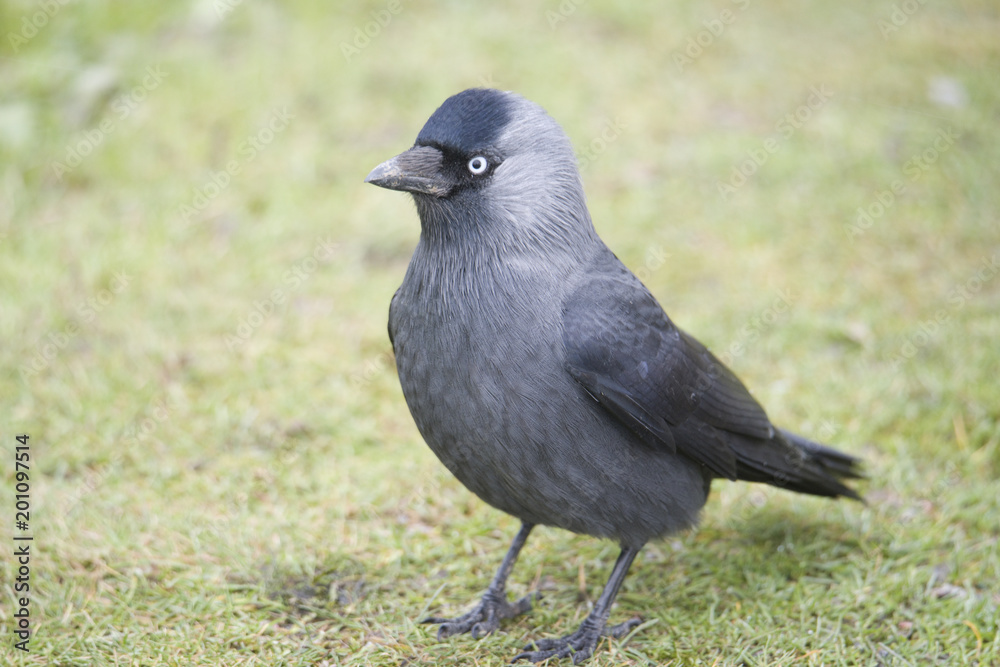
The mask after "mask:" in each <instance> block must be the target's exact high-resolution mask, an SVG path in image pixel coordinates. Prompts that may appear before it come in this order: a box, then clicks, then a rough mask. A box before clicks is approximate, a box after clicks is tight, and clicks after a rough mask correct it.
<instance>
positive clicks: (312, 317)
mask: <svg viewBox="0 0 1000 667" xmlns="http://www.w3.org/2000/svg"><path fill="white" fill-rule="evenodd" d="M339 4H347V3H339ZM339 4H337V3H333V4H326V3H306V2H266V1H258V2H249V1H248V2H242V0H195V1H188V2H164V3H139V2H111V1H110V0H94V1H92V2H79V3H65V4H62V3H61V2H55V1H53V2H36V1H34V0H31V1H28V0H22V1H8V2H2V3H0V27H2V30H0V37H2V40H0V444H2V447H0V456H2V459H3V465H2V466H0V470H2V471H3V480H4V481H3V484H2V485H0V508H2V513H3V514H2V515H3V517H4V521H5V525H6V526H7V527H6V528H5V529H4V530H3V531H0V532H2V539H3V540H4V543H3V544H2V545H0V552H2V553H4V554H5V557H4V558H3V559H2V560H0V598H2V603H0V637H2V644H0V664H5V665H153V664H162V665H278V664H280V665H403V664H410V665H412V664H462V665H465V664H477V665H502V664H506V662H507V661H509V659H510V658H511V657H512V656H513V655H514V654H516V652H518V650H519V649H520V647H521V646H522V645H523V644H524V643H525V642H526V641H527V640H529V639H532V638H538V637H543V636H555V635H557V634H563V633H566V632H568V631H571V630H572V629H573V628H575V626H576V625H577V624H578V623H579V622H580V620H581V619H582V618H583V617H584V616H585V615H586V614H587V612H588V609H589V605H591V604H592V603H593V601H594V600H595V599H596V597H597V595H598V594H599V593H600V588H601V586H602V585H603V583H604V581H605V579H606V577H607V574H608V572H609V571H610V568H611V565H612V564H613V562H614V558H615V556H616V555H617V547H616V545H614V544H612V543H609V542H604V541H600V540H596V539H593V538H588V537H580V536H575V535H571V534H568V533H565V532H562V531H558V530H554V529H540V530H538V531H536V534H535V535H533V536H532V539H531V541H530V542H529V543H528V546H527V547H526V548H525V550H524V552H523V554H522V556H521V559H520V562H519V563H518V566H517V568H516V569H515V570H514V574H513V576H512V579H511V585H510V589H511V594H512V595H523V594H525V593H527V592H528V591H531V590H540V591H541V592H542V593H543V594H544V599H543V600H541V601H540V602H539V603H537V604H536V605H535V609H534V610H533V611H532V612H531V613H530V614H528V615H525V616H522V617H519V618H517V619H515V620H513V621H508V622H507V623H506V624H505V625H504V626H503V627H502V629H501V631H500V632H498V633H496V634H494V635H492V636H490V637H488V638H485V639H483V640H482V641H478V642H477V641H475V640H473V639H472V638H471V637H469V636H462V637H456V638H452V639H449V640H448V641H445V642H441V643H439V642H437V641H436V640H435V638H434V628H431V627H427V626H423V625H420V624H419V623H418V621H419V619H421V618H423V617H424V616H426V615H428V614H434V615H456V614H458V613H461V612H462V611H463V610H465V609H466V608H467V607H468V605H469V603H471V602H472V601H473V599H474V598H476V597H477V596H478V595H479V594H480V593H481V592H482V590H483V589H484V588H485V586H486V584H487V582H488V580H489V577H491V576H492V573H493V571H494V570H495V568H496V567H497V565H498V564H499V562H500V559H501V557H502V555H503V552H504V550H505V549H506V547H507V544H508V543H509V540H510V538H511V537H512V536H513V534H514V533H515V532H516V530H517V525H518V524H517V522H516V520H514V519H512V518H510V517H507V516H505V515H503V514H501V513H499V512H497V511H496V510H493V509H492V508H490V507H488V506H486V505H485V504H484V503H482V502H481V501H479V500H478V499H477V498H475V497H474V496H473V495H472V494H471V493H469V492H468V491H466V490H465V489H464V488H463V487H462V486H461V485H460V484H459V483H458V482H457V481H455V480H454V479H453V478H451V476H450V475H449V474H448V473H447V471H445V470H444V468H443V467H442V466H441V465H440V464H439V463H438V462H437V460H436V459H435V458H434V457H433V455H432V454H431V453H430V451H429V450H428V449H427V447H426V446H425V445H424V444H423V442H422V441H421V438H420V436H419V434H418V433H417V431H416V428H415V427H414V425H413V423H412V420H411V418H410V416H409V413H408V411H407V409H406V406H405V403H404V401H403V398H402V394H401V392H400V389H399V386H398V382H397V380H396V376H395V371H394V365H393V360H392V351H391V347H390V345H389V341H388V337H387V336H386V315H387V310H388V304H389V299H390V298H391V296H392V294H393V292H394V290H395V289H396V287H397V286H398V285H399V283H400V281H401V280H402V277H403V273H404V271H405V269H406V264H407V261H408V259H409V256H410V253H411V252H412V249H413V247H414V245H415V244H416V241H417V237H418V234H419V224H418V221H417V218H416V213H415V210H414V207H413V205H412V203H411V201H410V199H409V197H408V196H406V195H403V194H400V193H394V192H388V191H385V190H381V189H378V188H374V187H372V186H370V185H364V184H363V183H362V180H363V179H364V177H365V175H366V174H367V173H368V171H369V170H370V169H371V168H372V167H373V166H374V165H376V164H378V163H379V162H381V161H382V160H384V159H386V158H388V157H390V156H392V155H395V154H396V153H398V152H400V151H401V150H403V149H405V148H407V147H408V146H410V145H411V144H412V141H413V139H414V137H415V136H416V134H417V132H418V130H419V129H420V127H421V125H422V124H423V122H424V121H425V120H426V118H427V117H428V116H429V115H430V114H431V112H432V111H433V110H434V109H435V108H436V107H437V106H438V105H439V104H440V103H441V102H442V101H443V100H444V99H445V98H446V97H447V96H448V95H451V94H453V93H455V92H458V91H460V90H462V89H464V88H468V87H472V86H482V85H487V86H495V87H499V88H503V89H511V90H515V91H518V92H520V93H521V94H523V95H525V96H526V97H528V98H530V99H533V100H535V101H537V102H539V103H540V104H541V105H542V106H544V107H545V108H546V109H547V110H548V111H549V112H550V113H551V114H552V115H553V116H554V117H555V118H556V119H557V120H559V121H560V122H561V123H562V124H563V127H564V128H565V129H566V131H567V133H568V134H569V136H570V137H571V139H572V140H573V143H574V145H575V146H576V148H577V151H578V154H579V156H580V162H581V166H582V168H583V178H584V183H585V185H586V188H587V193H588V201H589V204H590V208H591V213H592V214H593V217H594V221H595V224H596V226H597V228H598V231H599V232H600V233H601V235H602V236H603V237H604V239H605V240H606V241H607V242H608V244H609V245H610V246H611V248H612V249H613V250H614V251H615V252H616V253H617V254H618V256H619V257H620V258H621V259H622V260H623V261H624V262H625V263H626V264H627V265H629V266H630V267H631V268H632V269H633V270H634V271H636V272H637V273H638V274H639V275H640V277H642V279H643V280H644V281H645V282H646V284H647V285H648V286H649V287H650V289H651V290H652V291H653V293H654V294H656V295H657V297H658V298H659V299H660V301H661V303H662V304H663V306H664V307H665V308H666V310H667V312H668V313H670V314H671V316H672V318H673V319H674V321H675V322H677V323H678V324H679V325H680V326H681V327H683V328H685V329H687V330H688V331H690V332H691V333H693V334H694V335H696V336H697V337H698V338H699V339H701V340H702V341H703V342H704V343H706V344H707V345H708V346H709V347H710V348H711V349H713V350H714V351H715V352H716V353H717V354H718V355H719V356H720V357H722V358H723V359H724V360H725V361H727V363H729V364H730V365H731V367H732V368H733V369H734V370H735V371H736V372H737V373H738V374H739V375H740V376H741V377H742V378H743V379H744V381H745V382H746V384H747V385H748V386H749V387H750V389H751V390H752V391H753V393H754V394H755V396H757V398H758V399H760V401H761V402H762V404H763V405H764V406H765V407H766V408H767V409H768V412H769V414H770V416H771V418H772V420H773V421H775V422H776V423H778V424H780V425H782V426H785V427H787V428H789V429H792V430H796V431H799V432H802V433H804V434H806V435H809V436H812V437H814V438H817V439H821V440H823V441H825V442H828V443H830V444H831V445H834V446H836V447H838V448H840V449H843V450H845V451H848V452H851V453H853V454H856V455H858V456H861V457H863V458H864V459H865V461H866V463H867V471H868V475H869V478H868V479H867V480H865V481H863V482H861V483H860V485H859V488H860V490H861V491H862V492H863V493H864V495H865V497H866V499H867V504H865V505H862V504H859V503H852V502H847V501H840V502H831V501H824V500H821V499H815V498H807V497H801V496H795V495H792V494H789V493H786V492H782V491H779V490H775V489H772V488H769V487H768V488H765V487H761V486H757V485H747V484H731V483H728V482H721V481H720V482H716V483H715V485H714V487H713V493H712V497H711V498H710V500H709V503H708V505H707V506H706V508H705V511H704V518H703V522H702V525H701V526H700V527H699V528H698V529H696V530H692V531H690V532H687V533H683V534H678V535H675V536H672V537H670V538H668V539H666V540H662V541H659V542H656V543H652V544H650V545H649V546H648V547H647V548H646V549H645V550H644V551H643V553H642V554H641V555H640V557H639V559H638V560H637V561H636V564H635V565H634V566H633V568H632V573H631V575H630V576H629V578H628V579H627V580H626V582H625V585H624V587H623V589H622V592H621V595H620V596H619V598H618V604H617V606H616V607H615V609H614V611H613V613H612V621H613V622H615V621H620V620H624V619H626V618H628V617H630V616H631V615H636V614H638V615H640V616H641V617H642V618H643V619H644V620H645V623H644V625H643V626H642V627H641V628H640V629H639V630H638V631H637V632H635V633H633V634H632V635H631V636H629V637H628V638H626V639H625V640H620V641H619V640H615V641H605V642H602V644H601V646H600V647H599V649H598V652H597V654H596V656H595V658H594V659H593V661H592V662H591V663H590V664H594V665H647V664H660V665H699V664H700V665H706V666H709V665H893V666H896V665H917V664H920V665H925V664H932V665H1000V628H998V620H997V619H998V613H1000V612H998V606H1000V545H998V539H1000V481H998V480H1000V383H998V380H997V378H998V372H1000V343H998V341H1000V187H998V186H1000V79H998V78H997V72H998V71H1000V39H998V36H1000V9H998V7H997V5H996V3H994V2H990V1H987V0H979V1H977V0H968V1H963V2H961V3H944V2H938V1H936V0H905V1H902V2H896V3H892V2H888V1H887V2H883V3H874V4H872V3H865V2H861V1H860V0H848V1H847V2H842V3H817V2H813V3H789V2H785V3H756V2H751V0H733V1H732V2H729V1H727V0H720V1H718V2H713V3H694V2H678V3H671V4H669V5H661V4H658V3H646V4H637V5H628V4H621V3H612V2H606V1H603V0H590V1H587V2H584V1H582V0H562V2H556V1H555V0H552V1H549V2H543V3H532V2H527V1H526V0H523V1H520V2H515V3H510V4H509V5H506V6H500V5H499V4H482V5H479V4H476V3H458V2H446V3H438V4H432V3H422V4H420V3H411V2H409V1H408V0H387V1H381V2H368V3H357V6H355V7H353V8H351V9H344V8H342V7H340V6H339ZM18 434H27V435H28V436H30V439H29V440H28V443H29V447H30V450H28V451H29V453H30V460H29V462H28V466H29V470H28V475H27V477H28V481H27V482H23V483H26V484H28V486H29V487H30V491H29V493H28V495H29V497H30V498H29V502H30V521H29V522H28V523H29V524H30V525H29V529H28V530H20V529H18V528H17V527H16V524H15V509H16V501H17V499H16V498H15V492H16V491H17V490H18V489H17V486H16V485H17V483H18V482H19V480H18V477H17V471H16V469H15V454H16V452H17V450H16V447H17V446H18V442H17V441H16V440H15V436H16V435H18ZM27 535H32V536H33V537H34V539H33V541H31V542H27V541H15V539H14V538H15V537H18V536H21V537H23V536H27ZM24 544H29V545H30V564H29V567H30V582H29V583H30V591H29V592H28V593H27V595H28V597H29V598H30V600H29V604H28V606H27V609H28V611H29V614H30V627H31V633H32V634H31V636H30V641H29V643H28V645H27V648H28V649H29V650H28V651H27V652H25V651H21V650H18V649H16V648H15V643H16V642H17V641H19V639H18V637H17V636H16V635H15V634H14V631H15V629H16V626H17V619H16V618H15V616H14V613H15V612H16V611H17V610H18V609H20V608H21V605H20V604H19V598H21V597H23V596H24V595H25V594H26V593H25V592H23V591H22V592H18V590H20V589H18V588H16V587H17V586H18V584H19V582H18V576H19V567H20V565H19V563H18V561H17V559H16V558H14V557H8V556H10V555H11V554H13V553H14V552H15V549H16V548H17V547H18V546H23V545H24Z"/></svg>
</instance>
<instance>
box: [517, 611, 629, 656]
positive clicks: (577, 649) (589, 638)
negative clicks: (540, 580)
mask: <svg viewBox="0 0 1000 667" xmlns="http://www.w3.org/2000/svg"><path fill="white" fill-rule="evenodd" d="M640 623H642V619H640V618H631V619H629V620H627V621H625V622H624V623H619V624H618V625H612V626H611V627H610V628H607V627H604V628H602V627H600V626H598V625H597V624H596V623H593V622H592V621H591V619H589V618H588V619H587V620H585V621H584V622H583V623H581V624H580V627H579V629H577V631H576V632H574V633H573V634H571V635H566V636H565V637H559V638H558V639H539V640H537V641H534V642H532V643H530V644H528V645H527V646H525V647H524V649H525V650H524V652H523V653H519V654H518V655H516V656H514V660H513V661H512V662H517V661H518V660H528V661H530V662H542V661H543V660H548V659H549V658H556V659H559V658H572V659H573V664H574V665H578V664H580V663H581V662H583V661H584V660H586V659H587V658H589V657H590V656H591V655H593V653H594V649H595V648H597V642H598V641H600V639H601V637H614V638H615V639H619V638H621V637H624V636H625V635H627V634H628V633H629V632H630V631H631V630H632V629H633V628H635V627H636V626H638V625H639V624H640ZM529 649H535V650H533V651H532V650H529Z"/></svg>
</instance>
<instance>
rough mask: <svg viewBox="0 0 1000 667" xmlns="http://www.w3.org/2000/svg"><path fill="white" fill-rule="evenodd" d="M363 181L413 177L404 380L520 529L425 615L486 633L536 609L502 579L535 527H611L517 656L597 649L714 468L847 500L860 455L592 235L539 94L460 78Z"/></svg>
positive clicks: (462, 469)
mask: <svg viewBox="0 0 1000 667" xmlns="http://www.w3.org/2000/svg"><path fill="white" fill-rule="evenodd" d="M365 182H366V183H371V184H373V185H376V186H379V187H382V188H387V189H390V190H397V191H402V192H408V193H410V194H411V195H412V198H413V201H414V202H415V204H416V211H417V215H418V217H419V219H420V237H419V241H418V242H417V245H416V248H415V249H414V252H413V256H412V258H411V260H410V263H409V265H408V267H407V269H406V273H405V276H404V278H403V281H402V284H401V285H400V287H399V289H398V290H397V291H396V292H395V294H394V295H393V297H392V300H391V302H390V306H389V321H388V330H389V339H390V341H391V344H392V349H393V353H394V355H395V362H396V370H397V373H398V376H399V382H400V386H401V388H402V392H403V396H404V398H405V401H406V404H407V406H408V408H409V411H410V413H411V415H412V417H413V420H414V422H415V424H416V426H417V429H418V430H419V432H420V434H421V436H422V437H423V439H424V440H425V441H426V443H427V445H428V446H429V447H430V449H431V450H432V451H433V452H434V453H435V454H436V455H437V457H438V458H439V459H440V460H441V462H442V463H443V464H444V465H445V466H446V467H447V468H448V470H449V471H451V473H452V474H453V475H454V476H455V477H456V478H458V480H459V481H460V482H461V483H462V484H463V485H465V486H466V487H467V488H468V489H469V490H470V491H472V492H473V493H474V494H475V495H476V496H478V497H479V498H481V499H482V500H483V501H485V502H486V503H488V504H489V505H492V506H493V507H495V508H497V509H499V510H501V511H502V512H506V513H507V514H509V515H512V516H514V517H516V518H517V519H519V520H520V522H521V526H520V529H519V530H518V532H517V534H516V535H515V537H514V539H513V541H512V542H511V545H510V548H509V550H508V551H507V553H506V555H505V556H504V558H503V561H502V563H501V565H500V567H499V569H498V570H497V572H496V575H495V576H494V578H493V579H492V581H491V582H490V584H489V586H488V587H487V589H486V592H485V593H484V594H483V596H482V598H481V599H480V600H479V601H478V602H477V603H476V604H475V606H474V607H473V608H472V609H471V610H470V611H468V612H467V613H465V614H463V615H461V616H458V617H455V618H442V617H431V618H427V619H424V621H423V622H425V623H431V624H437V625H439V628H438V639H439V640H441V639H444V638H446V637H449V636H452V635H458V634H462V633H471V634H472V636H473V637H474V638H480V637H482V636H484V635H486V634H489V633H491V632H494V631H495V630H497V629H498V628H499V627H500V624H501V621H504V620H506V619H509V618H513V617H515V616H517V615H519V614H523V613H525V612H527V611H529V610H530V609H531V607H532V602H533V601H534V599H535V595H534V594H529V595H528V596H525V597H523V598H521V599H520V600H517V601H514V602H511V601H510V600H508V597H507V592H506V584H507V580H508V577H509V576H510V574H511V571H512V570H513V568H514V565H515V562H516V560H517V558H518V555H519V553H520V551H521V549H522V547H524V545H525V543H526V541H527V539H528V536H529V534H530V533H531V531H532V529H533V528H534V527H535V526H539V525H542V526H553V527H557V528H562V529H565V530H567V531H571V532H573V533H577V534H582V535H590V536H594V537H597V538H606V539H611V540H615V541H616V542H617V543H618V545H619V547H620V553H619V556H618V559H617V561H616V562H615V564H614V567H613V568H612V571H611V574H610V576H609V578H608V581H607V584H606V585H605V587H604V589H603V591H602V593H601V595H600V597H599V598H598V599H597V601H596V603H595V604H594V605H593V608H592V610H591V612H590V613H589V614H588V616H587V617H586V619H584V621H583V622H582V623H581V624H580V626H579V628H578V629H577V630H576V631H575V632H573V633H571V634H568V635H566V636H564V637H558V638H543V639H538V640H535V641H533V642H531V643H530V644H528V645H527V646H525V647H524V649H523V652H521V653H520V654H518V655H517V656H516V657H515V661H516V660H527V661H532V662H541V661H544V660H547V659H550V658H558V659H565V658H569V659H571V660H572V661H573V663H574V664H578V663H580V662H583V661H585V660H587V659H588V658H590V657H591V656H592V654H593V652H594V651H595V649H596V647H597V645H598V643H599V641H600V639H601V637H602V636H611V637H617V638H620V637H623V636H625V635H626V634H627V633H629V632H630V631H631V630H632V629H634V628H635V627H637V625H638V624H640V623H641V620H640V619H638V618H633V619H629V620H627V621H625V622H622V623H618V624H615V625H610V626H609V625H608V619H609V616H610V613H611V608H612V605H613V603H614V601H615V598H616V596H617V594H618V591H619V589H620V587H621V585H622V582H623V581H624V579H625V577H626V574H627V573H628V570H629V568H630V566H631V565H632V562H633V561H634V560H635V558H636V555H637V554H638V553H639V551H640V550H641V549H642V548H643V546H644V545H645V544H646V543H647V542H649V541H650V540H654V539H657V538H662V537H664V536H667V535H670V534H672V533H675V532H677V531H680V530H683V529H686V528H689V527H692V526H694V525H695V524H696V523H697V521H698V519H699V514H700V511H701V509H702V507H703V506H704V505H705V502H706V500H707V498H708V494H709V489H710V485H711V482H712V480H713V479H727V480H733V481H735V480H745V481H750V482H763V483H766V484H770V485H773V486H777V487H781V488H784V489H787V490H790V491H795V492H799V493H804V494H811V495H816V496H827V497H831V498H836V497H846V498H851V499H855V500H860V499H861V498H860V496H859V495H858V493H857V492H856V491H855V490H854V489H853V488H851V487H850V486H848V485H847V481H846V480H848V479H851V478H860V477H863V472H862V469H861V460H860V459H859V458H857V457H855V456H852V455H849V454H846V453H842V452H840V451H837V450H835V449H833V448H831V447H829V446H826V445H823V444H819V443H817V442H814V441H812V440H810V439H808V438H806V437H803V436H800V435H797V434H795V433H792V432H790V431H788V430H785V429H781V428H778V427H776V426H774V425H773V424H772V423H771V421H770V419H769V418H768V416H767V414H766V412H765V411H764V409H763V408H762V407H761V405H760V404H759V403H758V402H757V401H756V400H755V399H754V398H753V397H752V396H751V394H750V392H749V391H748V390H747V388H746V387H745V385H744V384H743V383H742V382H741V381H740V380H739V379H738V378H737V376H736V375H735V374H733V372H732V371H730V370H729V369H728V368H727V367H726V366H725V365H723V363H722V362H720V361H719V359H718V358H717V357H716V356H714V355H713V354H712V353H711V352H710V351H709V350H708V349H707V348H706V347H705V346H704V345H702V344H701V343H699V342H698V341H697V340H696V339H695V338H694V337H692V336H691V335H689V334H687V333H686V332H685V331H683V330H681V329H679V328H678V327H677V326H676V325H675V324H674V323H673V322H672V321H671V320H670V318H669V317H668V316H667V314H666V313H665V312H664V310H663V308H662V307H661V306H660V304H659V302H658V301H657V300H656V298H655V297H654V296H653V295H652V294H651V292H650V291H649V290H648V289H647V288H646V287H645V285H643V283H642V282H641V281H640V280H639V279H638V278H637V277H636V276H635V275H634V274H633V273H632V272H631V271H630V270H629V269H628V268H627V267H626V266H625V265H624V264H623V263H622V262H621V261H620V260H619V259H618V257H617V256H615V254H614V253H613V252H612V251H611V250H610V249H609V248H608V247H607V246H606V245H605V243H604V242H603V241H602V240H601V238H600V237H599V236H598V234H597V232H596V230H595V227H594V224H593V222H592V220H591V217H590V213H589V211H588V208H587V204H586V199H585V196H584V189H583V184H582V180H581V177H580V173H579V169H578V163H577V160H576V157H575V153H574V151H573V147H572V144H571V142H570V140H569V138H568V137H567V135H566V133H565V132H564V131H563V129H562V128H561V127H560V125H559V124H558V122H556V120H555V119H553V118H552V117H551V116H550V115H549V114H548V113H547V112H546V111H545V110H544V109H543V108H542V107H541V106H539V105H538V104H536V103H534V102H532V101H529V100H528V99H526V98H524V97H522V96H520V95H518V94H516V93H513V92H508V91H501V90H496V89H492V88H472V89H468V90H465V91H462V92H460V93H458V94H455V95H453V96H451V97H449V98H448V99H447V100H445V102H444V103H443V104H442V105H441V106H440V107H439V108H438V109H437V110H436V111H434V112H433V114H432V115H431V116H430V118H429V119H428V120H427V122H426V123H425V124H424V126H423V128H422V129H421V130H420V132H419V133H418V134H417V138H416V141H415V142H414V144H413V146H412V147H411V148H409V149H407V150H405V151H404V152H402V153H400V154H399V155H397V156H395V157H393V158H391V159H389V160H387V161H385V162H383V163H381V164H379V165H378V166H377V167H375V168H374V169H373V170H372V171H371V173H369V174H368V176H367V178H366V179H365Z"/></svg>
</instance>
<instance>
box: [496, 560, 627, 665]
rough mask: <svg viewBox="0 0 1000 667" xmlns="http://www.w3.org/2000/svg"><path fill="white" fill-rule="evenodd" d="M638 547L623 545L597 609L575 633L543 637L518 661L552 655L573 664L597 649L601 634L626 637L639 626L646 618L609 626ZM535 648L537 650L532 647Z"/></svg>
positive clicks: (595, 607) (533, 660)
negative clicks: (615, 602) (610, 616)
mask: <svg viewBox="0 0 1000 667" xmlns="http://www.w3.org/2000/svg"><path fill="white" fill-rule="evenodd" d="M641 548H642V547H638V548H633V547H622V552H621V553H620V554H619V555H618V560H617V561H616V562H615V567H614V569H613V570H611V576H610V577H608V583H607V584H605V586H604V591H603V592H602V593H601V597H600V598H598V600H597V604H595V605H594V609H593V611H591V612H590V615H589V616H587V618H585V619H584V621H583V623H581V624H580V627H579V628H578V629H577V631H576V632H574V633H573V634H571V635H566V636H565V637H560V638H558V639H539V640H538V641H535V642H532V643H531V644H528V645H527V646H525V647H524V649H525V651H524V653H521V654H519V655H517V656H516V657H515V658H514V662H517V661H518V660H530V661H531V662H541V661H543V660H548V659H549V658H572V659H573V664H574V665H576V664H579V663H581V662H583V661H584V660H586V659H587V658H589V657H590V656H591V654H593V652H594V649H595V648H597V642H598V641H599V640H600V638H601V636H602V635H604V636H609V637H615V638H618V637H624V636H625V635H626V634H628V632H629V631H630V630H631V629H632V628H634V627H636V626H637V625H639V624H640V623H641V622H642V621H641V619H638V618H632V619H630V620H628V621H625V622H624V623H619V624H618V625H613V626H611V627H610V628H608V627H605V626H606V625H607V622H608V615H609V614H610V613H611V605H612V604H614V601H615V597H617V595H618V589H619V588H621V585H622V582H623V581H625V575H626V574H628V569H629V567H630V566H631V565H632V561H633V560H635V557H636V555H637V554H638V553H639V549H641ZM530 649H534V650H530Z"/></svg>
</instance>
